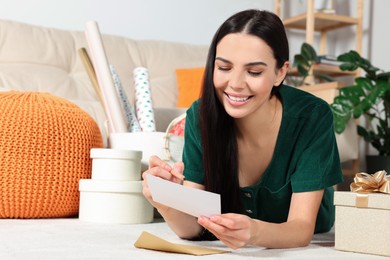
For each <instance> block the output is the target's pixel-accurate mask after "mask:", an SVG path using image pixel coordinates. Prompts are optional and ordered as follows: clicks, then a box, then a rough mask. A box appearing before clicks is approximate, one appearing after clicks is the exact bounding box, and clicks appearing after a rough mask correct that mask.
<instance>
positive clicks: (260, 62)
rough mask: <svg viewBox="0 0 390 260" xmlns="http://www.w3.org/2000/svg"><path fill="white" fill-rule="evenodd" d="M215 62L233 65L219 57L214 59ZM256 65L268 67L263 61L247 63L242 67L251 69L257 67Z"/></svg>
mask: <svg viewBox="0 0 390 260" xmlns="http://www.w3.org/2000/svg"><path fill="white" fill-rule="evenodd" d="M215 60H220V61H222V62H224V63H227V64H233V63H232V62H231V61H229V60H227V59H224V58H221V57H216V58H215ZM258 65H261V66H265V67H267V66H268V65H267V63H265V62H263V61H254V62H249V63H246V64H245V65H244V66H245V67H252V66H258Z"/></svg>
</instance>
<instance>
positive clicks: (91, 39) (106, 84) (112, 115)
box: [85, 21, 127, 133]
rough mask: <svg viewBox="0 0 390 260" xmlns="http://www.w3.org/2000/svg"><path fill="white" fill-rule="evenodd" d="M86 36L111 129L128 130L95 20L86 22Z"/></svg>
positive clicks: (114, 131) (113, 130) (114, 130)
mask: <svg viewBox="0 0 390 260" xmlns="http://www.w3.org/2000/svg"><path fill="white" fill-rule="evenodd" d="M85 36H86V39H87V43H88V47H89V50H90V56H91V60H92V63H93V66H94V68H95V72H96V77H97V79H98V83H99V87H100V88H101V93H102V98H103V104H104V109H105V111H106V115H107V117H108V118H107V119H108V122H109V126H110V129H109V130H110V132H111V133H122V132H127V126H126V121H125V119H124V117H123V114H122V112H121V105H120V102H119V98H118V96H117V94H116V90H115V86H114V82H113V79H112V76H111V72H110V69H109V66H108V61H107V57H106V53H105V51H104V46H103V41H102V38H101V34H100V31H99V27H98V25H97V23H96V22H95V21H89V22H87V23H86V30H85Z"/></svg>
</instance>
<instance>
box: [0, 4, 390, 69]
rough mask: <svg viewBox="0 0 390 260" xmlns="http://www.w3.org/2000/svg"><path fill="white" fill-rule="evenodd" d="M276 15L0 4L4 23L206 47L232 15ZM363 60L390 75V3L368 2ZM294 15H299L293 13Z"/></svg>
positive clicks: (345, 40)
mask: <svg viewBox="0 0 390 260" xmlns="http://www.w3.org/2000/svg"><path fill="white" fill-rule="evenodd" d="M284 2H285V3H287V5H288V2H290V4H289V5H290V7H291V10H285V12H287V13H294V12H300V11H304V10H305V9H304V8H305V2H306V1H304V0H284ZM356 2H357V1H356V0H349V1H346V0H334V3H335V5H336V8H337V11H338V12H341V13H343V14H346V15H355V14H356ZM247 8H259V9H265V10H270V11H273V10H274V0H95V1H93V0H66V1H65V0H64V1H59V0H54V1H53V0H12V1H11V0H0V19H11V20H16V21H22V22H27V23H32V24H36V25H43V26H50V27H55V28H61V29H70V30H84V25H85V23H86V22H87V21H88V20H96V21H97V22H98V23H99V26H100V29H101V31H102V32H103V33H108V34H116V35H123V36H127V37H130V38H134V39H160V40H168V41H178V42H187V43H193V44H208V43H209V42H210V40H211V38H212V36H213V34H214V32H215V30H216V29H217V27H218V26H219V25H220V24H221V22H222V21H224V20H225V19H226V18H227V17H228V16H230V15H231V14H233V13H235V12H237V11H240V10H243V9H247ZM364 9H365V10H364V15H365V17H364V40H363V55H364V56H365V57H367V58H369V59H370V60H371V61H372V63H373V64H374V65H376V66H378V67H381V68H383V69H385V70H390V61H389V57H390V55H389V48H388V46H390V34H389V32H390V28H389V26H388V24H389V23H388V22H387V20H388V17H387V16H388V10H390V1H388V0H365V1H364ZM295 14H296V13H295ZM289 37H290V46H291V48H290V49H291V56H292V55H293V54H295V53H297V52H299V47H300V45H301V43H302V41H304V40H305V38H304V35H303V33H302V32H301V33H289ZM354 46H355V45H354V30H353V27H350V28H344V29H339V30H337V31H334V32H332V33H330V34H329V52H330V53H333V54H335V55H338V54H340V53H342V52H345V51H347V50H349V49H353V48H354Z"/></svg>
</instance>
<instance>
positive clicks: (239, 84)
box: [229, 71, 245, 89]
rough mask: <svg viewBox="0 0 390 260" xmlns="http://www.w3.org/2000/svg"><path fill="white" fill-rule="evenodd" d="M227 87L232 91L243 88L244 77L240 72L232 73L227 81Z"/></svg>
mask: <svg viewBox="0 0 390 260" xmlns="http://www.w3.org/2000/svg"><path fill="white" fill-rule="evenodd" d="M229 86H230V87H231V88H233V89H236V88H243V87H244V86H245V76H244V73H242V72H241V71H233V72H232V73H231V77H230V79H229Z"/></svg>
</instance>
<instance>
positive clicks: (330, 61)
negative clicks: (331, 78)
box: [318, 55, 343, 67]
mask: <svg viewBox="0 0 390 260" xmlns="http://www.w3.org/2000/svg"><path fill="white" fill-rule="evenodd" d="M342 63H343V62H342V61H338V60H337V57H335V56H332V55H320V56H318V64H324V65H331V66H337V67H338V66H340V65H341V64H342Z"/></svg>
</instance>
